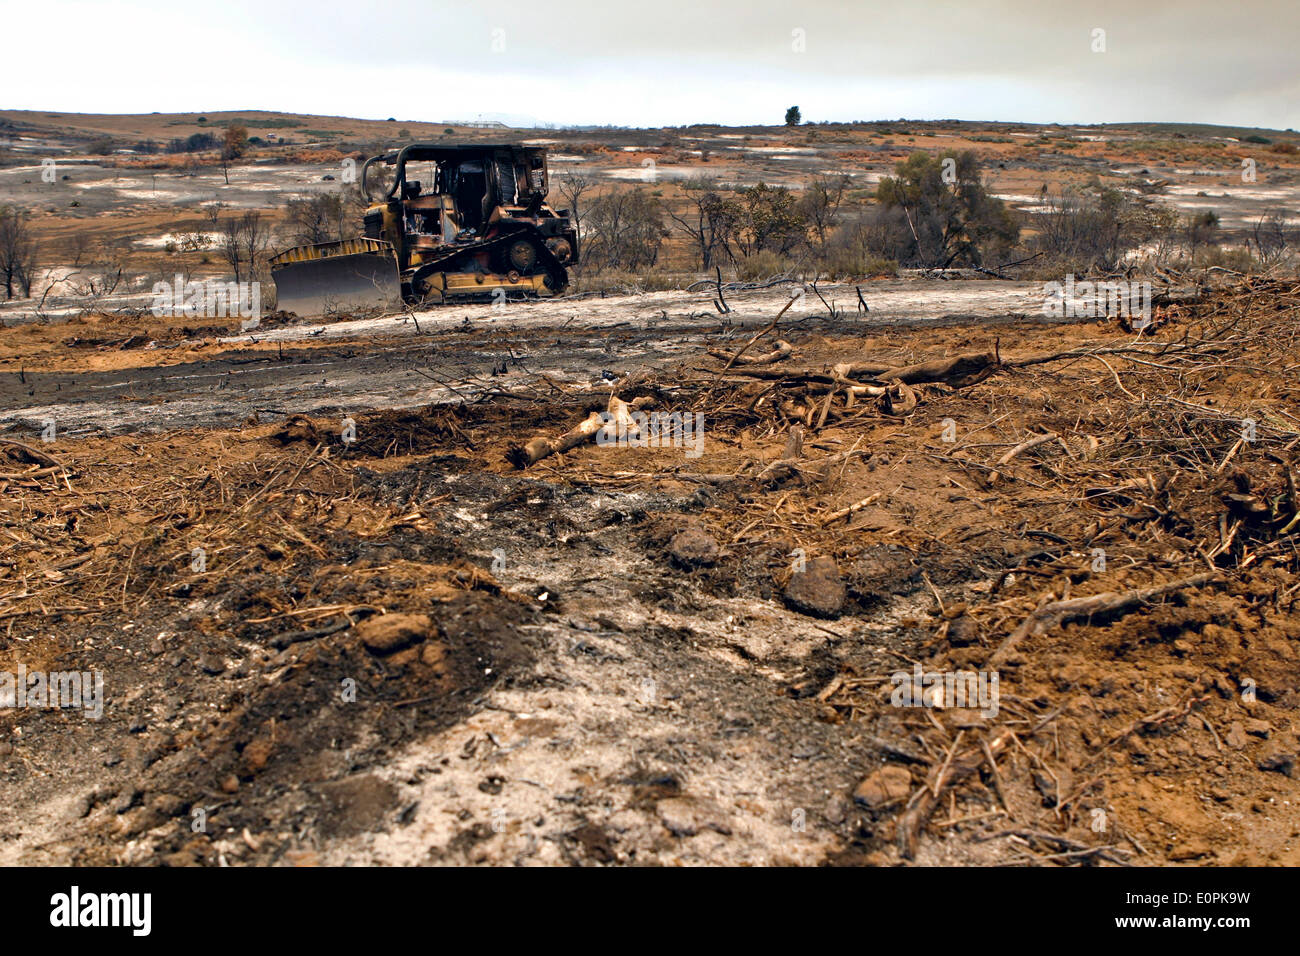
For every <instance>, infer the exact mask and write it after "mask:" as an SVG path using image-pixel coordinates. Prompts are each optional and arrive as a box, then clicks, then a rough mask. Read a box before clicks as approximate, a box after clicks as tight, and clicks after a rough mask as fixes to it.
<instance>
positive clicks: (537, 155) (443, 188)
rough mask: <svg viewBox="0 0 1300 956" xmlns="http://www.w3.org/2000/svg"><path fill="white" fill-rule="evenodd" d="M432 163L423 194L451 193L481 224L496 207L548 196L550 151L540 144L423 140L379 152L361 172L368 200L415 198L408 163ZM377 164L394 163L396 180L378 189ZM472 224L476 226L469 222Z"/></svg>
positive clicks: (467, 214) (469, 216)
mask: <svg viewBox="0 0 1300 956" xmlns="http://www.w3.org/2000/svg"><path fill="white" fill-rule="evenodd" d="M417 162H425V163H433V164H435V166H436V173H435V175H434V178H433V185H432V189H430V190H425V191H424V192H422V193H420V194H419V195H421V196H429V195H443V196H450V197H451V198H452V201H453V203H454V204H455V206H456V211H457V212H458V213H459V214H460V215H461V216H463V217H464V218H465V220H466V222H473V223H475V224H481V223H482V222H483V221H484V220H485V219H486V218H487V216H488V215H489V214H490V212H491V210H492V209H493V208H494V207H496V206H501V205H506V206H527V205H529V204H531V203H533V202H536V201H540V200H542V199H545V198H546V193H547V181H546V179H547V177H546V152H545V151H544V150H542V149H540V148H537V147H528V146H509V145H484V146H480V145H473V146H434V145H422V144H419V143H415V144H412V145H410V146H407V147H405V148H403V149H401V150H399V151H396V152H391V153H387V154H385V155H383V156H376V157H374V158H373V159H370V160H368V161H367V162H366V165H365V166H364V167H363V169H362V172H361V188H362V191H363V192H364V193H365V196H366V198H367V199H368V200H369V201H370V202H390V201H392V200H393V199H394V198H396V197H398V196H400V197H401V198H402V199H403V200H406V199H413V198H416V196H415V195H414V194H412V193H411V190H410V189H409V188H408V187H409V185H410V183H408V181H407V176H406V166H407V164H408V163H417ZM376 163H383V164H384V165H386V166H394V167H396V168H395V169H394V175H393V182H392V185H391V186H390V187H389V189H388V190H387V192H386V193H383V194H378V193H377V191H376V190H375V189H374V188H373V187H372V184H371V182H370V179H371V177H370V169H371V167H372V166H373V165H374V164H376ZM466 228H472V226H466Z"/></svg>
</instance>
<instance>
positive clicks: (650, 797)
mask: <svg viewBox="0 0 1300 956" xmlns="http://www.w3.org/2000/svg"><path fill="white" fill-rule="evenodd" d="M942 289H946V290H948V291H947V293H946V296H945V294H944V292H943V291H942ZM864 291H866V292H867V293H868V296H867V297H868V301H869V302H873V303H877V304H879V306H880V308H879V309H877V308H876V305H875V304H873V311H872V313H871V314H869V315H863V314H861V313H855V312H853V311H851V310H850V311H849V312H848V313H847V314H846V315H845V316H843V317H841V318H838V319H830V318H829V317H828V316H827V314H826V312H825V310H820V311H819V306H813V305H812V304H807V303H805V304H801V305H800V307H799V308H792V309H791V310H790V311H788V312H787V313H786V314H785V315H784V316H783V317H782V318H781V320H780V324H779V325H777V326H776V327H775V328H773V327H772V323H773V319H774V318H775V316H776V312H777V311H778V308H779V305H780V304H781V303H782V302H783V301H784V296H786V293H785V292H783V291H779V290H772V291H770V292H767V293H763V294H757V295H754V296H752V297H750V298H747V299H742V300H741V301H738V302H737V303H735V305H736V309H737V311H736V312H735V313H734V314H733V315H732V316H728V317H719V316H717V315H716V314H712V315H706V314H705V310H706V309H707V308H708V306H707V298H708V297H707V296H695V297H689V296H687V294H685V293H681V294H677V293H665V294H664V295H663V297H661V298H657V299H656V298H653V297H644V298H633V299H621V300H600V299H589V300H576V301H570V302H567V303H566V302H563V301H557V302H554V303H544V304H542V303H535V304H526V305H519V306H512V307H511V308H512V309H517V310H518V311H517V312H507V314H506V315H505V316H498V317H496V318H493V317H491V316H490V315H484V316H479V315H477V314H475V315H473V316H471V317H470V319H469V321H468V324H467V323H466V317H465V315H464V314H463V310H459V309H449V310H446V311H445V312H444V313H438V314H436V315H428V316H420V317H416V318H415V319H411V318H408V319H407V320H406V321H405V322H402V321H399V320H395V319H387V320H366V321H363V322H359V323H352V324H346V323H345V324H342V325H338V326H330V327H328V329H327V331H325V332H320V333H319V334H316V332H317V330H319V329H320V328H321V327H320V326H291V327H284V328H277V327H271V328H267V329H262V330H259V332H260V334H256V335H254V336H253V337H252V338H256V339H257V341H250V337H248V336H241V335H239V334H238V332H237V330H236V329H234V328H231V327H229V326H227V327H226V328H224V329H217V328H212V329H207V330H195V329H191V330H189V332H184V331H180V330H174V329H171V328H169V327H168V328H163V327H160V328H157V329H146V330H144V331H141V330H140V329H138V328H125V327H121V326H118V325H115V324H114V322H113V320H104V319H99V320H94V321H86V322H81V323H76V322H73V323H61V324H58V325H50V326H40V327H32V326H26V327H18V328H9V329H4V330H2V331H0V336H2V337H3V338H2V341H3V345H4V349H3V351H4V354H5V355H6V361H5V365H4V366H3V367H2V368H0V388H2V389H3V397H4V407H5V411H4V414H3V416H0V488H2V489H3V496H2V497H0V671H5V670H7V671H11V672H12V671H14V670H15V669H16V668H17V667H18V666H19V665H20V664H21V665H23V666H25V667H26V668H27V669H28V670H29V671H33V670H48V671H55V670H61V669H63V670H66V669H73V668H75V669H77V670H84V671H95V670H97V671H101V672H102V673H103V675H104V680H105V696H106V702H105V706H104V712H103V717H102V719H99V720H95V719H91V718H90V717H89V716H87V715H85V714H83V713H81V712H79V711H73V710H40V709H27V710H7V711H3V712H0V740H2V741H3V742H0V749H2V750H3V753H4V756H5V760H4V764H3V770H0V807H4V810H3V811H0V862H3V863H17V862H31V863H63V862H70V863H108V864H166V865H183V864H194V863H203V864H218V865H219V864H221V863H227V864H231V865H236V864H257V863H277V864H300V865H305V864H311V863H345V862H346V863H393V864H411V863H467V862H469V863H493V864H514V863H519V864H547V863H571V864H699V863H710V864H769V863H790V864H805V865H815V864H862V863H866V864H875V865H893V864H899V863H904V862H911V863H921V864H1013V863H1031V864H1037V865H1123V864H1132V863H1189V864H1201V865H1207V864H1211V865H1212V864H1218V865H1231V864H1263V863H1272V864H1294V863H1296V862H1300V859H1298V857H1300V854H1298V852H1297V845H1296V840H1297V835H1298V834H1300V812H1298V810H1297V805H1296V801H1297V799H1298V798H1300V795H1298V794H1297V789H1296V785H1295V780H1294V776H1293V775H1294V773H1295V761H1296V753H1297V736H1296V731H1297V729H1298V728H1297V723H1296V716H1295V715H1296V708H1297V705H1298V704H1300V698H1297V694H1296V690H1295V687H1296V686H1297V678H1298V677H1300V673H1298V672H1300V663H1298V662H1297V656H1296V652H1295V642H1296V640H1297V638H1300V615H1298V614H1297V611H1296V607H1295V604H1296V599H1297V596H1300V577H1298V576H1297V566H1296V559H1297V552H1296V546H1295V542H1296V530H1295V529H1296V527H1297V519H1296V515H1297V513H1300V497H1298V495H1297V492H1296V485H1295V478H1294V471H1295V466H1296V448H1297V445H1298V444H1300V421H1298V420H1297V417H1296V416H1297V415H1298V414H1300V409H1298V408H1297V402H1296V399H1297V387H1296V379H1295V359H1294V355H1295V341H1296V335H1297V333H1298V332H1300V312H1298V311H1297V310H1298V308H1300V290H1297V289H1295V288H1292V287H1290V286H1287V285H1283V284H1280V283H1265V282H1262V281H1260V280H1254V281H1252V282H1249V283H1242V282H1238V283H1236V284H1227V283H1226V282H1224V283H1220V284H1218V285H1215V286H1214V287H1207V288H1205V289H1204V290H1203V291H1202V294H1201V295H1200V297H1199V299H1198V301H1196V302H1194V303H1191V304H1186V305H1181V306H1177V307H1174V308H1172V309H1168V310H1162V312H1161V317H1162V318H1167V319H1168V321H1166V322H1164V324H1161V325H1159V327H1158V328H1156V329H1155V331H1154V334H1150V335H1142V336H1138V335H1134V334H1132V333H1131V332H1125V331H1123V330H1122V329H1121V328H1120V327H1119V326H1118V325H1117V324H1115V323H1114V322H1104V321H1097V322H1084V323H1079V324H1069V325H1045V324H1043V323H1042V322H1041V321H1038V320H1036V318H1035V316H1034V315H1033V314H1032V310H1029V309H1023V308H1016V307H1014V305H1013V303H1014V302H1016V301H1017V297H1018V296H1021V297H1024V296H1025V292H1024V290H1022V289H1017V288H1016V287H1015V284H1000V283H985V282H969V283H965V282H963V283H944V284H938V285H937V286H936V287H935V288H930V287H928V286H925V285H923V284H922V285H918V286H916V287H914V290H913V291H912V292H909V291H908V290H907V288H906V286H905V285H901V284H900V285H899V286H897V287H894V286H885V287H882V288H881V289H880V290H879V295H878V296H877V295H875V294H873V292H872V291H871V287H870V286H868V287H867V288H866V289H864ZM891 295H893V296H894V298H893V299H892V300H891V299H890V296H891ZM909 296H910V297H911V298H909ZM839 297H840V300H841V303H842V304H843V305H844V306H845V307H846V308H847V307H850V306H851V305H852V301H853V300H852V299H848V298H845V296H844V293H843V292H841V293H840V296H839ZM927 297H929V298H927ZM982 297H983V298H982ZM1020 301H1028V299H1027V297H1026V298H1022V299H1021V300H1020ZM909 303H910V305H909ZM890 309H894V310H895V312H896V314H895V315H894V316H893V319H894V320H895V321H891V318H890V314H889V313H890ZM908 309H911V312H908ZM905 313H906V314H905ZM922 313H924V315H925V316H928V318H929V320H930V321H929V324H925V323H921V322H919V321H909V320H908V316H911V317H912V318H916V317H917V316H919V315H920V314H922ZM574 315H577V318H576V319H575V318H574V317H573V316H574ZM943 316H947V319H946V320H944V321H941V322H938V323H937V324H935V320H939V319H941V318H942V317H943ZM417 323H418V325H419V327H418V328H417ZM765 331H766V333H767V334H766V335H764V336H762V337H760V338H758V340H757V341H755V342H754V344H753V346H752V347H751V348H750V349H749V350H748V351H747V352H746V354H745V355H742V356H741V358H742V359H743V358H745V357H746V356H755V355H758V354H760V353H761V352H766V351H768V350H769V349H771V348H772V346H773V343H774V341H775V340H776V339H778V338H780V339H784V340H786V341H788V342H789V343H790V346H791V351H792V354H791V355H790V357H788V358H785V359H784V360H781V361H778V362H775V363H772V364H765V365H747V364H744V363H743V362H737V363H736V364H734V365H731V367H730V368H728V367H727V366H728V362H729V361H730V357H732V356H735V355H737V354H738V353H740V352H741V350H742V347H743V346H745V345H746V344H747V343H749V342H750V341H751V340H752V339H754V338H755V336H756V335H757V334H758V333H760V332H765ZM135 335H140V336H141V337H142V338H143V339H144V341H143V342H139V343H132V342H131V341H130V339H131V337H132V336H135ZM50 336H56V337H58V339H59V341H58V343H57V344H56V343H55V342H54V341H53V340H51V339H50V338H49V337H50ZM72 339H76V340H79V341H76V342H74V341H70V340H72ZM150 342H153V343H155V347H152V348H150V347H149V343H150ZM135 345H138V346H139V347H134V346H135ZM126 346H131V347H126ZM710 347H712V348H715V349H716V350H717V352H718V353H719V355H720V356H722V357H717V356H714V355H711V354H710V353H709V352H708V351H707V349H708V348H710ZM42 356H44V357H43V358H42ZM957 356H962V357H964V359H963V364H961V365H960V366H959V367H951V366H945V367H939V368H936V367H932V366H922V367H921V369H920V370H918V369H917V368H916V364H917V363H925V362H928V361H939V362H941V363H942V362H944V361H947V360H951V359H953V358H954V357H957ZM846 363H847V365H846ZM15 366H17V367H15ZM494 371H495V372H496V374H493V372H494ZM605 372H608V375H603V374H602V373H605ZM205 376H216V378H215V380H214V379H213V378H211V377H206V378H205ZM322 382H323V383H322ZM872 389H875V390H876V391H875V392H873V391H871V390H872ZM881 389H888V391H887V393H886V394H885V395H883V396H881V395H879V394H876V392H878V391H880V390H881ZM611 395H613V396H615V397H617V398H618V399H621V400H624V401H628V402H634V401H637V402H639V404H640V405H643V406H644V407H645V408H646V409H648V410H649V409H653V410H660V411H664V412H682V413H693V412H698V413H701V414H702V415H703V416H704V421H705V431H704V447H703V452H702V454H700V455H699V456H698V457H693V456H690V455H688V454H686V451H685V450H684V449H683V448H680V447H607V446H602V445H599V444H595V443H590V442H588V443H583V444H578V445H576V446H575V447H573V448H572V449H571V450H568V451H565V452H563V453H560V454H556V455H551V456H548V457H543V458H541V459H540V460H537V461H536V462H535V463H532V464H531V465H529V466H528V467H523V468H521V467H518V466H517V464H515V463H519V462H521V461H522V460H523V459H521V454H522V452H521V451H520V448H521V446H523V445H525V443H528V442H529V440H530V439H533V438H534V437H537V436H546V437H551V438H554V437H555V436H559V435H561V434H563V433H566V432H568V431H569V430H570V429H572V428H574V426H576V425H578V423H579V422H582V421H583V420H584V419H585V418H587V417H588V415H589V413H590V412H591V411H593V410H602V409H606V408H608V407H610V399H611ZM344 415H348V416H351V418H352V420H353V422H354V423H355V439H356V440H355V441H348V442H345V441H344V440H343V434H342V432H341V429H340V419H341V418H342V417H343V416H344ZM46 417H49V418H53V419H54V421H55V422H56V425H57V426H58V432H57V437H56V440H55V441H53V442H49V443H47V442H43V441H41V439H40V437H39V430H40V428H41V427H42V420H43V419H44V418H46ZM1044 436H1050V437H1044ZM530 447H531V446H530ZM512 462H515V463H512ZM1099 559H1100V560H1099ZM1088 599H1092V600H1088ZM918 666H919V667H920V668H921V669H922V671H923V672H939V673H948V672H953V671H958V670H969V671H972V672H978V673H981V674H984V675H986V676H987V675H993V674H996V675H997V676H998V678H999V697H998V701H997V707H996V708H995V712H993V713H987V712H983V713H982V712H981V710H980V709H978V708H970V707H961V706H953V704H954V703H956V702H954V701H952V700H948V701H946V702H945V701H943V700H940V701H935V700H934V699H933V697H930V698H927V700H928V702H929V703H930V704H932V705H934V704H942V705H943V706H901V707H900V706H895V705H894V700H893V698H894V696H895V691H896V690H897V689H898V687H897V682H898V681H899V680H902V678H901V677H898V678H896V677H895V675H900V674H901V675H909V677H910V675H912V674H913V673H914V668H915V667H918ZM919 694H920V690H919V689H918V696H919ZM986 710H987V708H986Z"/></svg>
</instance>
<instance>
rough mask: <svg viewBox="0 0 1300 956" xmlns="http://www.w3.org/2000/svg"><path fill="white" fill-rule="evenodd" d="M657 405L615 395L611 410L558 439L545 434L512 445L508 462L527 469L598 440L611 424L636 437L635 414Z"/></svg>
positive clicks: (644, 399)
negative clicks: (596, 438) (597, 437)
mask: <svg viewBox="0 0 1300 956" xmlns="http://www.w3.org/2000/svg"><path fill="white" fill-rule="evenodd" d="M653 402H654V399H652V398H650V397H648V396H643V397H641V398H638V399H635V400H634V401H632V402H625V401H623V400H622V399H620V398H617V397H615V396H613V395H611V396H610V397H609V407H608V408H607V409H606V411H604V412H592V413H591V414H590V415H588V416H587V417H586V419H584V420H583V421H582V422H580V423H579V424H578V425H577V427H576V428H572V429H570V430H569V431H567V432H565V433H564V434H563V435H560V436H558V437H556V438H548V437H546V436H545V435H538V436H537V437H536V438H533V439H532V440H530V441H529V442H528V443H527V444H524V445H511V446H510V447H509V448H507V449H506V461H508V462H510V464H512V465H514V466H515V467H516V468H527V467H528V466H529V465H535V464H537V462H539V461H541V460H542V459H543V458H549V457H550V456H551V455H557V454H559V453H561V452H566V451H568V450H569V449H571V448H576V447H577V446H579V445H581V444H584V443H586V442H589V441H592V440H593V439H595V437H596V435H597V434H598V433H599V432H600V430H601V429H602V428H604V427H605V426H606V425H607V424H613V425H614V426H615V427H618V428H620V429H621V431H622V432H623V433H625V434H627V435H629V436H634V435H635V434H636V433H637V431H638V429H637V426H636V423H635V422H634V421H632V418H631V412H634V411H637V410H638V409H641V408H644V407H645V406H647V405H650V404H652V403H653Z"/></svg>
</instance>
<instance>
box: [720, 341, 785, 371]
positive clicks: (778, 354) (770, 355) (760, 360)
mask: <svg viewBox="0 0 1300 956" xmlns="http://www.w3.org/2000/svg"><path fill="white" fill-rule="evenodd" d="M708 351H709V354H710V355H712V356H713V357H714V358H720V359H730V358H731V355H729V354H728V353H726V352H724V351H722V349H709V350H708ZM793 353H794V347H793V346H792V345H791V344H790V343H789V342H787V341H786V340H785V339H777V342H776V348H774V349H773V350H772V351H770V352H764V353H763V354H762V355H746V356H738V357H737V358H736V360H735V361H734V362H733V363H732V364H733V365H773V364H775V363H776V362H781V361H784V360H785V359H788V358H789V357H790V356H791V355H792V354H793Z"/></svg>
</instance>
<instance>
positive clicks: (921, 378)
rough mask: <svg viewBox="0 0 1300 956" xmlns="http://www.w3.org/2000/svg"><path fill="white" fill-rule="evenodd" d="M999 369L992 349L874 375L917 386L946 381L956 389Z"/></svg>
mask: <svg viewBox="0 0 1300 956" xmlns="http://www.w3.org/2000/svg"><path fill="white" fill-rule="evenodd" d="M998 368H999V363H998V360H997V358H996V356H994V355H993V353H992V352H975V353H972V354H970V355H958V356H956V357H955V358H950V359H938V360H936V361H932V362H919V363H917V364H916V365H904V366H903V367H902V368H891V369H886V370H885V371H883V372H876V373H874V377H875V378H876V380H877V381H880V382H893V381H898V382H906V383H907V384H909V385H916V384H918V383H920V382H943V383H944V384H946V385H951V386H952V387H953V388H963V387H965V386H967V385H974V384H975V383H976V382H982V381H984V379H986V378H988V377H989V376H990V375H992V374H993V373H994V372H995V371H997V369H998ZM855 371H856V368H855ZM865 374H872V373H865Z"/></svg>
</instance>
